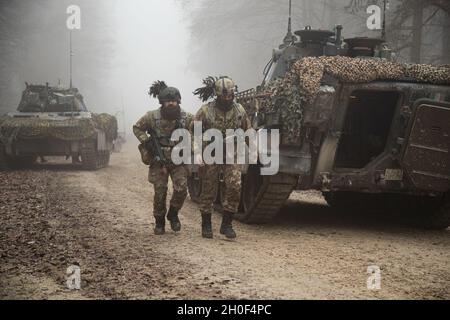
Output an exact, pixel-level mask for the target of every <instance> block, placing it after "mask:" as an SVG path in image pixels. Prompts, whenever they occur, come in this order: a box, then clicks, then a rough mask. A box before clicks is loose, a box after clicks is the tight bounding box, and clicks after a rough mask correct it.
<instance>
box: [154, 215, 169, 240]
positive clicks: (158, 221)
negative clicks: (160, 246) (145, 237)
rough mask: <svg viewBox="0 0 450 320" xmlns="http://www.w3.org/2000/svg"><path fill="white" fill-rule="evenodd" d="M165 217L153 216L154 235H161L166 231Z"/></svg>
mask: <svg viewBox="0 0 450 320" xmlns="http://www.w3.org/2000/svg"><path fill="white" fill-rule="evenodd" d="M165 227H166V219H165V218H164V217H155V235H157V236H161V235H163V234H164V233H166V230H165Z"/></svg>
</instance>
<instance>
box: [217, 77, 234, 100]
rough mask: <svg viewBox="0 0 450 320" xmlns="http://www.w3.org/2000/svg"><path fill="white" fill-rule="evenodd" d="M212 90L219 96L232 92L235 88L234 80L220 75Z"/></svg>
mask: <svg viewBox="0 0 450 320" xmlns="http://www.w3.org/2000/svg"><path fill="white" fill-rule="evenodd" d="M214 90H215V93H216V96H218V97H220V96H223V95H228V94H233V95H234V93H235V90H236V85H235V84H234V81H233V80H231V78H228V77H222V78H220V79H219V80H217V81H216V83H215V85H214Z"/></svg>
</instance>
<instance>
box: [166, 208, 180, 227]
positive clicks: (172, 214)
mask: <svg viewBox="0 0 450 320" xmlns="http://www.w3.org/2000/svg"><path fill="white" fill-rule="evenodd" d="M167 220H169V221H170V227H171V228H172V230H173V231H175V232H178V231H180V230H181V222H180V219H179V218H178V210H177V209H175V208H174V207H172V206H171V207H170V209H169V212H168V213H167Z"/></svg>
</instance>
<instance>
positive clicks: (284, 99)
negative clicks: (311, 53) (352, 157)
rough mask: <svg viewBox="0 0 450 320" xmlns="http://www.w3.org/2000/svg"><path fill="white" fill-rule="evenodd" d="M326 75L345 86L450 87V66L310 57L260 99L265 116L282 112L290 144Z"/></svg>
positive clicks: (283, 126)
mask: <svg viewBox="0 0 450 320" xmlns="http://www.w3.org/2000/svg"><path fill="white" fill-rule="evenodd" d="M325 75H329V76H332V77H334V78H336V79H337V80H338V81H340V82H342V83H368V82H372V81H375V80H402V79H408V80H409V81H415V82H421V83H429V84H450V66H449V65H443V66H434V65H420V64H406V63H395V62H389V61H384V60H379V59H361V58H349V57H341V56H337V57H336V56H335V57H307V58H303V59H300V60H298V61H297V62H296V63H295V64H294V65H293V67H292V69H291V70H290V71H289V72H288V73H287V74H286V76H285V77H284V78H283V79H277V80H274V81H271V82H269V83H267V84H266V86H265V88H264V90H263V92H262V93H261V94H259V95H258V100H259V109H260V112H262V113H271V112H279V113H280V115H281V119H282V132H283V134H284V135H285V136H286V137H287V139H288V141H289V140H292V141H294V140H296V138H297V137H299V136H300V134H301V127H302V120H303V107H304V106H305V105H306V104H311V103H313V102H314V100H315V98H316V96H317V93H318V92H319V90H320V86H321V83H322V79H323V77H324V76H325Z"/></svg>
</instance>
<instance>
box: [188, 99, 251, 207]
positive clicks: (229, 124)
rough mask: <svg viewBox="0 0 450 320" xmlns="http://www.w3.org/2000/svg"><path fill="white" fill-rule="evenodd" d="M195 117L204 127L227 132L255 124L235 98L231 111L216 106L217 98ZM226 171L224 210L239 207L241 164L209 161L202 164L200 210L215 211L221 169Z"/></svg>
mask: <svg viewBox="0 0 450 320" xmlns="http://www.w3.org/2000/svg"><path fill="white" fill-rule="evenodd" d="M194 121H201V122H202V126H203V130H204V131H206V130H208V129H218V130H220V131H222V134H223V135H224V136H225V132H226V130H227V129H234V130H236V129H243V130H244V131H246V130H247V129H249V128H250V127H251V124H250V120H249V118H248V116H247V114H246V112H245V110H244V108H243V107H242V105H240V104H238V103H236V102H234V103H233V106H232V108H231V109H230V110H229V111H228V112H224V111H222V110H221V109H219V108H218V107H216V102H210V103H208V104H206V105H204V106H202V107H201V108H200V110H199V111H198V113H197V114H196V116H195V118H194ZM220 172H222V173H223V178H224V183H225V195H224V196H225V199H224V202H223V209H224V211H228V212H231V213H236V212H237V211H238V206H239V201H240V193H241V171H240V169H239V168H238V166H237V165H227V164H224V165H218V164H214V165H207V166H204V167H202V168H201V170H200V177H201V178H202V193H201V195H200V211H201V213H202V214H209V213H211V212H212V206H213V202H214V199H215V197H216V194H217V181H218V175H219V173H220Z"/></svg>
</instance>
